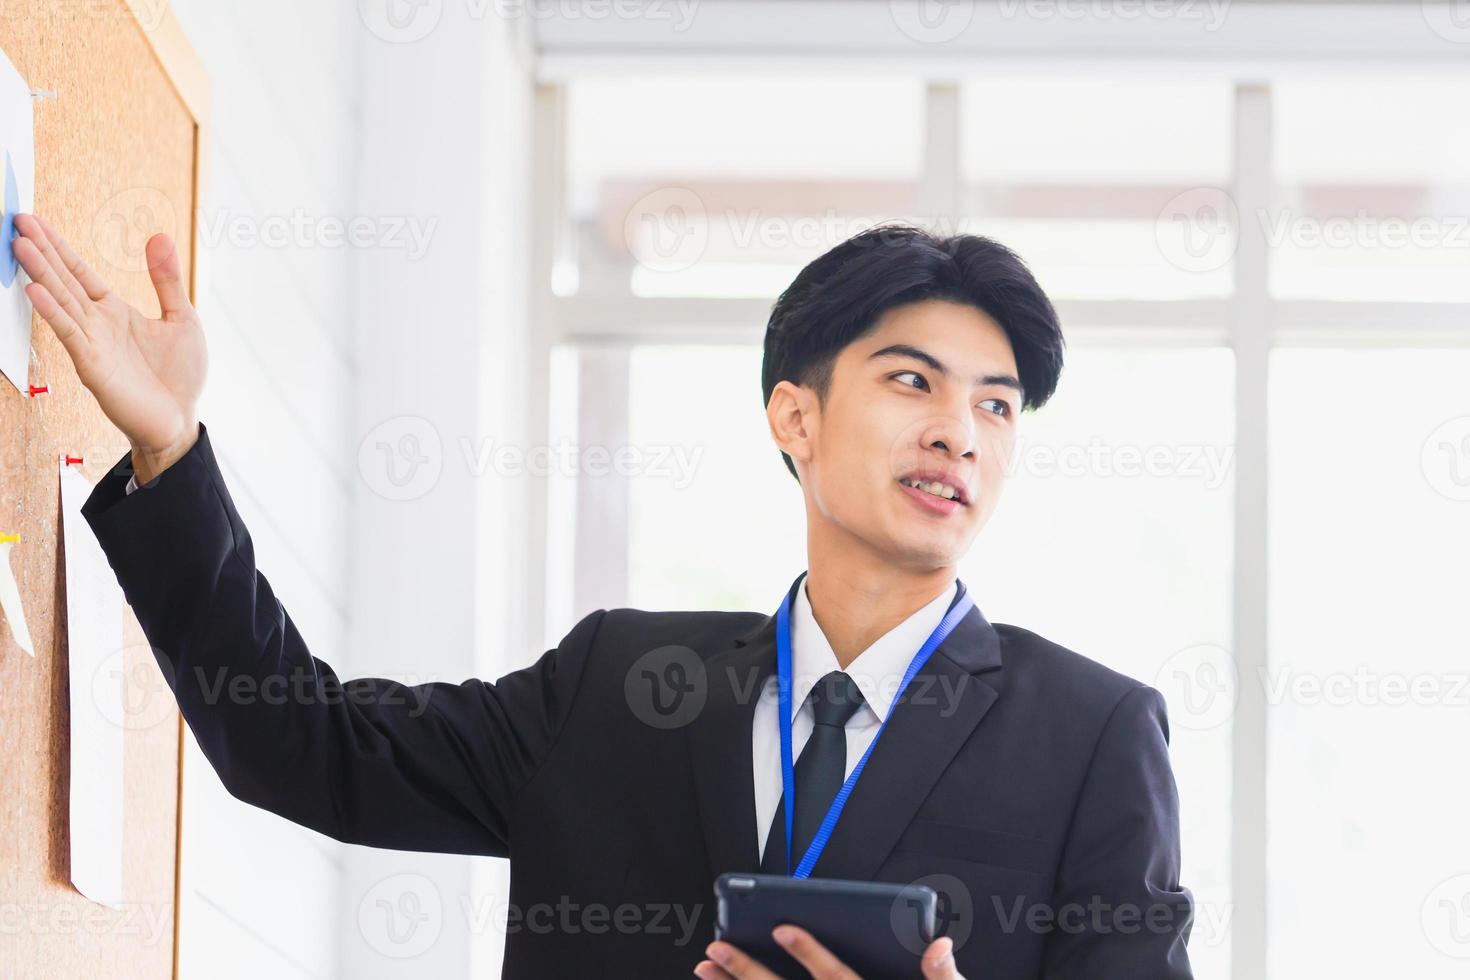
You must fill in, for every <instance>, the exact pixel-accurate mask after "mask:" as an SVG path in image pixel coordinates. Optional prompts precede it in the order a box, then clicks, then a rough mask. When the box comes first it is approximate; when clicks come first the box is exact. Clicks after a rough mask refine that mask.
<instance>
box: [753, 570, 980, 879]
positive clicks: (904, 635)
mask: <svg viewBox="0 0 1470 980" xmlns="http://www.w3.org/2000/svg"><path fill="white" fill-rule="evenodd" d="M958 588H959V585H958V583H956V582H951V583H950V584H949V585H948V586H946V587H945V589H944V591H943V592H941V593H940V594H939V595H937V596H935V597H934V599H933V600H932V601H931V602H929V603H928V604H927V605H925V606H923V607H922V608H921V609H919V610H918V612H916V613H914V614H913V615H912V616H910V617H909V618H908V619H906V620H904V621H903V622H901V623H899V624H898V625H897V626H895V627H894V628H893V629H891V630H889V631H888V632H887V633H884V634H883V635H882V636H880V637H879V638H878V639H877V640H875V641H874V642H873V645H872V646H870V647H868V648H867V649H866V650H864V651H863V652H862V653H860V654H858V655H857V657H856V658H855V659H854V660H853V661H852V663H850V664H848V665H847V675H848V676H849V677H851V678H852V679H853V680H854V681H855V682H856V683H857V686H858V689H859V690H861V691H862V692H863V699H864V703H863V706H862V707H861V708H858V710H857V711H856V712H854V713H853V716H852V717H851V718H850V719H848V722H847V728H846V732H847V765H846V768H845V769H844V770H843V778H844V779H845V778H846V777H848V776H850V775H852V770H853V767H854V766H856V765H857V763H858V760H859V759H861V758H862V757H863V753H864V752H866V751H867V750H868V746H869V745H870V744H871V743H872V741H873V736H875V735H877V734H878V726H879V725H880V724H882V722H883V719H884V718H887V717H888V711H889V709H890V708H891V707H892V706H893V699H894V697H895V696H896V695H897V694H898V685H899V684H901V683H902V682H903V675H904V672H905V671H907V670H908V668H909V663H910V661H912V660H913V659H914V654H916V653H918V652H919V648H920V647H921V646H923V645H924V641H925V640H927V639H929V634H931V633H933V632H934V630H935V629H936V628H938V626H939V623H940V621H942V620H943V619H944V614H945V613H946V612H948V611H949V606H950V603H951V602H953V601H954V597H955V592H956V591H957V590H958ZM841 669H842V668H841V667H840V666H839V665H838V663H837V655H836V654H835V653H833V652H832V645H831V644H830V643H828V642H827V637H826V635H825V634H823V633H822V628H821V627H820V626H818V625H817V620H816V617H815V616H813V615H812V605H811V600H810V598H809V597H808V596H807V593H806V577H805V576H803V577H802V582H801V588H799V589H797V590H796V598H795V599H794V600H793V601H792V604H791V707H792V709H793V711H794V715H793V717H792V722H791V761H792V763H793V764H795V762H796V760H797V759H799V758H800V757H801V750H802V747H803V746H805V745H806V740H807V739H808V738H809V737H810V736H811V734H812V727H813V725H814V724H815V722H814V721H813V719H812V706H811V704H809V703H808V702H807V696H808V695H810V694H811V692H812V688H814V687H816V686H817V681H819V680H821V679H822V678H823V677H825V676H826V675H827V674H829V673H831V672H832V671H834V670H841ZM779 705H780V694H779V681H777V679H776V675H775V674H774V673H772V675H771V676H770V677H769V678H768V679H767V681H766V686H765V688H764V689H763V691H762V694H761V697H760V700H759V701H757V702H756V705H755V718H754V721H753V723H752V728H751V733H750V734H751V738H750V741H751V752H752V756H751V758H752V762H753V763H754V765H753V768H754V773H755V824H756V827H755V829H756V834H757V841H756V849H757V851H758V852H759V853H760V854H762V855H764V853H765V849H766V834H767V833H768V832H769V831H770V829H771V821H772V819H774V818H775V815H776V806H777V804H779V803H780V802H781V734H780V732H779V731H778V729H777V725H776V720H777V717H778V707H779ZM791 859H792V861H797V860H799V856H798V855H796V854H793V855H792V856H791Z"/></svg>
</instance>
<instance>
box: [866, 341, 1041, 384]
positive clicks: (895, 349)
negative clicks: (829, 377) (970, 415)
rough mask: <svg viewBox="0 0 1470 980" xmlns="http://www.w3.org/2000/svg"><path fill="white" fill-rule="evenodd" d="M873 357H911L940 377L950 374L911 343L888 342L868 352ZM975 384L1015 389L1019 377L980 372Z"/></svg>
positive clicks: (928, 354) (931, 356)
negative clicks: (882, 346) (937, 373)
mask: <svg viewBox="0 0 1470 980" xmlns="http://www.w3.org/2000/svg"><path fill="white" fill-rule="evenodd" d="M875 357H912V358H913V359H914V360H916V361H920V362H922V363H924V364H927V365H928V366H929V367H931V368H933V369H934V370H935V371H938V372H939V374H940V375H941V376H942V377H946V378H947V377H949V376H950V370H949V368H947V367H945V366H944V364H943V363H941V362H940V360H939V358H937V357H935V356H934V355H933V354H931V353H929V352H928V351H926V350H924V349H923V348H922V347H915V346H914V345H913V344H889V345H888V346H887V347H884V348H882V349H881V350H875V351H873V353H871V354H869V355H868V360H870V361H871V360H872V359H873V358H875ZM975 384H976V385H977V386H980V387H984V386H986V385H1005V386H1006V387H1007V388H1014V389H1016V390H1017V391H1020V390H1021V379H1020V378H1018V377H1016V376H1015V375H1014V374H982V375H980V376H979V377H977V378H976V379H975Z"/></svg>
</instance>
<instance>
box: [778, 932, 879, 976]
mask: <svg viewBox="0 0 1470 980" xmlns="http://www.w3.org/2000/svg"><path fill="white" fill-rule="evenodd" d="M773 935H774V936H775V937H776V942H778V943H780V944H781V945H782V946H783V947H784V948H785V949H786V952H788V953H790V954H791V957H792V959H794V960H796V962H798V963H800V964H801V965H802V966H804V967H806V972H807V973H809V974H811V975H812V976H814V977H822V978H823V980H862V978H861V977H859V976H858V975H857V974H856V973H853V972H852V970H850V969H848V968H847V966H846V965H845V964H844V963H843V962H842V961H841V960H839V959H838V958H837V957H835V956H833V955H832V952H831V950H829V949H827V947H826V946H823V945H822V944H821V943H819V942H817V940H816V937H814V936H813V935H812V934H811V933H809V932H807V931H806V930H805V929H802V928H801V927H800V926H791V925H786V926H777V927H776V931H775V932H774V933H773Z"/></svg>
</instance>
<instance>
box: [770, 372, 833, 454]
mask: <svg viewBox="0 0 1470 980" xmlns="http://www.w3.org/2000/svg"><path fill="white" fill-rule="evenodd" d="M817 409H818V406H817V396H816V393H815V392H813V391H812V390H811V389H809V388H803V387H801V386H800V385H795V384H792V383H791V382H790V381H778V382H776V387H775V388H773V389H771V397H770V400H769V401H767V402H766V422H767V423H768V424H769V425H770V428H771V438H772V439H774V440H775V441H776V445H777V446H779V447H780V449H781V451H782V452H784V453H785V454H786V455H788V456H790V457H791V460H792V462H793V463H794V462H796V461H797V460H800V461H802V462H808V461H810V460H811V458H812V448H813V447H812V442H813V439H814V438H815V437H816V435H817V431H818V429H819V428H820V423H821V418H820V415H819V413H818V410H817Z"/></svg>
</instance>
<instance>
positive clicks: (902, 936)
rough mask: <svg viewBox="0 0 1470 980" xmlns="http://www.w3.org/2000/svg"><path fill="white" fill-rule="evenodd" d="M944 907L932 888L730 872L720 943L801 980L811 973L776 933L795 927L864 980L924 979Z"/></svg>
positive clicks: (722, 889) (724, 881) (719, 882)
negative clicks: (785, 925)
mask: <svg viewBox="0 0 1470 980" xmlns="http://www.w3.org/2000/svg"><path fill="white" fill-rule="evenodd" d="M938 904H939V896H938V895H937V894H936V893H935V891H934V889H932V888H930V887H929V886H927V885H899V884H892V883H889V882H879V881H846V880H843V879H839V878H790V877H787V876H786V875H762V874H735V873H727V874H722V875H720V877H719V878H717V879H716V880H715V938H716V939H723V940H724V941H725V942H728V943H731V944H732V945H734V946H736V947H738V948H739V949H740V950H741V951H742V952H744V953H746V954H747V955H749V956H751V957H753V958H754V959H756V960H759V961H760V962H761V963H763V964H764V965H765V966H766V968H767V969H769V970H771V971H772V972H774V973H776V974H777V975H778V976H782V977H787V978H790V980H796V978H799V977H806V976H808V975H809V974H808V973H807V971H806V970H805V969H804V968H803V967H802V966H801V964H800V963H798V962H796V960H794V959H793V958H792V957H791V956H790V954H788V953H787V952H786V951H785V950H784V949H782V948H781V946H780V944H778V943H777V942H776V940H775V939H774V938H773V937H772V936H771V930H773V929H775V928H776V926H778V925H781V924H782V923H789V924H791V925H796V926H801V927H802V928H803V929H805V930H806V931H807V932H810V933H811V934H812V936H813V937H814V938H815V939H816V940H817V942H819V943H821V944H822V945H823V946H825V947H827V949H829V950H831V951H832V955H834V956H836V957H837V958H838V959H839V960H841V961H842V962H843V963H844V964H845V965H846V966H847V967H849V968H850V969H852V970H853V971H855V972H856V973H857V974H858V975H859V976H861V977H863V978H864V980H909V978H914V977H922V976H923V971H922V969H921V968H920V965H919V960H920V957H922V955H923V953H924V950H925V949H926V948H927V947H928V945H929V944H930V943H931V942H933V941H934V930H935V919H936V914H937V910H938Z"/></svg>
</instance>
